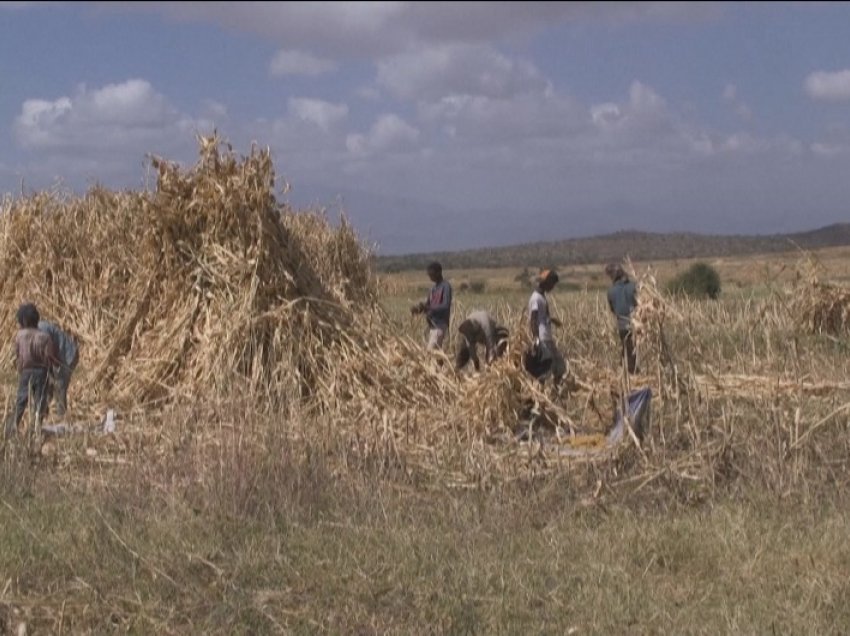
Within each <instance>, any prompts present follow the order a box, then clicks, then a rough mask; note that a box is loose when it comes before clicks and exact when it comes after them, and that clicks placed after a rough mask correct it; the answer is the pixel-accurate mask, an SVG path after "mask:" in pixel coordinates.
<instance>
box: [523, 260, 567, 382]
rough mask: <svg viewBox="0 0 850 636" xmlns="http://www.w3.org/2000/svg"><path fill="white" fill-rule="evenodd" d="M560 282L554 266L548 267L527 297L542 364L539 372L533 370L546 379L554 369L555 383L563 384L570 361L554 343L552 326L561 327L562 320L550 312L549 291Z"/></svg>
mask: <svg viewBox="0 0 850 636" xmlns="http://www.w3.org/2000/svg"><path fill="white" fill-rule="evenodd" d="M557 283H558V274H557V273H556V272H555V271H553V270H548V269H545V270H543V271H542V272H540V275H539V276H538V278H537V286H536V288H535V289H534V291H533V292H532V294H531V298H529V300H528V328H529V331H530V332H531V341H532V350H533V351H534V352H535V354H536V355H535V356H534V357H535V358H536V360H537V363H538V364H539V365H540V368H541V372H540V373H539V375H537V373H534V375H536V376H537V378H538V379H539V380H540V381H541V382H543V381H545V378H546V376H547V375H548V374H549V373H550V372H551V373H552V376H553V378H554V384H555V386H558V385H560V383H561V380H562V379H563V377H564V376H565V375H566V373H567V362H566V360H565V359H564V356H563V355H562V354H561V352H560V351H559V350H558V347H557V345H556V344H555V336H554V334H553V332H552V326H553V325H554V326H556V327H560V326H561V322H560V321H559V320H557V319H556V318H552V317H551V315H550V314H549V299H548V298H547V297H546V294H548V293H549V292H551V291H552V290H553V289H554V288H555V285H556V284H557Z"/></svg>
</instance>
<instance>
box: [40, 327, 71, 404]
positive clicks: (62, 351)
mask: <svg viewBox="0 0 850 636" xmlns="http://www.w3.org/2000/svg"><path fill="white" fill-rule="evenodd" d="M38 329H39V331H43V332H44V333H46V334H47V335H49V336H50V337H51V338H53V342H54V343H55V344H56V349H57V350H58V352H59V362H60V363H61V364H60V365H59V366H58V367H56V368H55V369H53V380H54V391H55V393H54V395H55V397H56V415H58V416H59V417H65V411H66V410H67V408H68V385H69V384H70V383H71V375H72V374H73V373H74V370H75V369H76V368H77V363H78V362H79V360H80V347H79V345H78V344H77V341H76V340H75V339H74V338H73V337H72V336H71V335H70V334H69V333H67V332H66V331H63V330H62V329H60V328H59V327H58V326H57V325H55V324H54V323H52V322H49V321H47V320H39V321H38Z"/></svg>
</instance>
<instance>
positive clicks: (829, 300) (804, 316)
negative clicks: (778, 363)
mask: <svg viewBox="0 0 850 636" xmlns="http://www.w3.org/2000/svg"><path fill="white" fill-rule="evenodd" d="M818 270H819V267H818V265H817V263H816V262H815V261H814V259H813V258H812V257H811V256H807V257H805V258H803V259H802V260H801V261H800V263H799V264H798V266H797V271H798V281H797V285H796V287H795V289H793V290H792V292H791V294H792V298H791V310H792V313H793V316H794V318H795V319H796V321H797V324H798V326H799V327H800V328H801V329H802V330H804V331H806V332H808V333H826V334H833V335H837V334H841V333H846V332H848V331H850V288H847V287H843V286H841V285H835V284H831V283H826V282H823V281H821V280H820V276H819V271H818Z"/></svg>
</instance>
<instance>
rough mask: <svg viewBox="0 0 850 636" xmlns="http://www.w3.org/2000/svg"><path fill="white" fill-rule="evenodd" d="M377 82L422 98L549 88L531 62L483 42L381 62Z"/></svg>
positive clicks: (392, 90) (398, 92) (500, 94)
mask: <svg viewBox="0 0 850 636" xmlns="http://www.w3.org/2000/svg"><path fill="white" fill-rule="evenodd" d="M377 81H378V84H379V85H381V86H383V87H384V88H386V89H387V90H388V91H389V92H390V93H392V94H393V95H395V96H397V97H400V98H404V99H419V100H437V99H440V98H442V97H445V96H447V95H483V96H486V97H509V96H511V95H516V94H519V93H527V92H541V91H543V90H545V89H546V88H547V86H548V83H547V82H546V80H545V79H544V78H543V76H542V75H541V74H540V72H539V71H538V70H537V68H535V66H534V65H533V64H531V63H530V62H526V61H522V60H512V59H510V58H508V57H506V56H505V55H502V54H501V53H499V52H498V51H496V50H495V49H494V48H492V47H489V46H482V45H445V46H436V47H431V48H427V49H424V50H417V51H411V52H408V53H403V54H401V55H397V56H394V57H392V58H389V59H386V60H382V61H380V62H379V63H378V80H377Z"/></svg>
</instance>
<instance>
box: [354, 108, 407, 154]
mask: <svg viewBox="0 0 850 636" xmlns="http://www.w3.org/2000/svg"><path fill="white" fill-rule="evenodd" d="M419 135H420V131H419V130H418V129H417V128H415V127H413V126H411V125H410V124H408V123H407V122H406V121H404V120H403V119H402V118H401V117H399V116H398V115H396V114H394V113H390V114H384V115H381V116H380V117H378V119H377V121H376V122H375V123H374V124H373V125H372V128H371V129H370V130H369V132H368V133H367V134H365V135H364V134H350V135H348V137H347V138H346V140H345V145H346V147H347V148H348V150H349V152H351V153H352V154H354V155H368V154H372V153H379V152H394V151H398V150H405V149H409V148H411V147H412V146H413V145H414V144H416V142H417V141H418V140H419Z"/></svg>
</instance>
